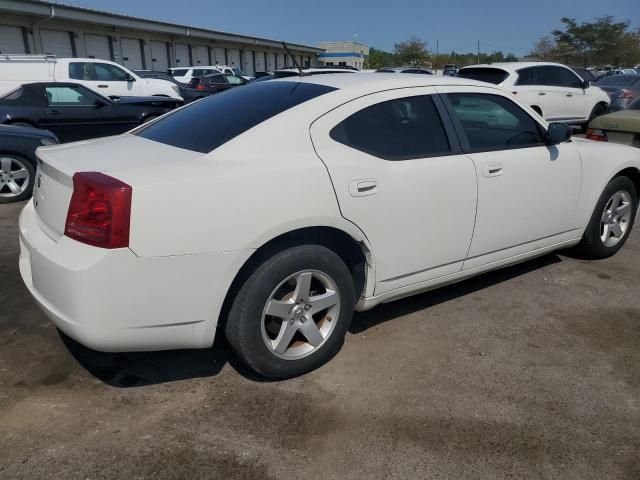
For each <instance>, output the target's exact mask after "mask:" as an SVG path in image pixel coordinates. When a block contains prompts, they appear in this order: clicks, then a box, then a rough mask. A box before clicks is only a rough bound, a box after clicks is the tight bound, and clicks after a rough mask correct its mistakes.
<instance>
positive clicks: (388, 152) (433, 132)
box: [330, 95, 451, 160]
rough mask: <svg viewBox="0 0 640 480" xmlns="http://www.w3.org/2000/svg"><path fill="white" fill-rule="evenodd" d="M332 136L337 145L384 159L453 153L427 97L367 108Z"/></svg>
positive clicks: (403, 158)
mask: <svg viewBox="0 0 640 480" xmlns="http://www.w3.org/2000/svg"><path fill="white" fill-rule="evenodd" d="M330 136H331V138H333V139H334V140H335V141H336V142H340V143H342V144H344V145H346V146H348V147H351V148H354V149H356V150H360V151H362V152H365V153H368V154H369V155H373V156H376V157H380V158H384V159H385V160H407V159H411V158H424V157H433V156H437V155H446V154H448V153H450V152H451V148H450V146H449V141H448V139H447V135H446V133H445V130H444V127H443V126H442V122H441V120H440V115H439V114H438V111H437V109H436V107H435V105H434V103H433V100H432V99H431V97H430V96H428V95H423V96H416V97H406V98H400V99H396V100H389V101H386V102H382V103H377V104H375V105H371V106H369V107H366V108H364V109H362V110H360V111H359V112H356V113H354V114H353V115H351V116H350V117H348V118H346V119H345V120H343V121H342V122H340V123H339V124H338V125H336V126H335V127H334V128H333V129H332V130H331V132H330Z"/></svg>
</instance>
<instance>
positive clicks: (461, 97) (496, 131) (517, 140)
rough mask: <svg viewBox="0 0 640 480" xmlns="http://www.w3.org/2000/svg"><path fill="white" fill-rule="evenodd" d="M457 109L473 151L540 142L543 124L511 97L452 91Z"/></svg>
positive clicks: (519, 146) (457, 116) (448, 95)
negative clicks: (540, 124)
mask: <svg viewBox="0 0 640 480" xmlns="http://www.w3.org/2000/svg"><path fill="white" fill-rule="evenodd" d="M447 98H448V99H449V101H450V102H451V104H452V106H453V113H454V115H455V117H456V119H457V120H458V121H459V122H460V123H461V125H462V129H463V131H464V133H465V135H466V137H467V141H468V144H469V148H470V149H471V150H472V151H487V150H503V149H507V148H523V147H527V146H533V145H540V144H542V143H544V142H543V138H542V132H541V128H540V126H539V124H538V122H536V121H535V120H534V119H533V118H532V117H530V116H529V115H528V114H527V113H526V112H525V111H524V110H522V109H521V108H520V107H518V106H517V105H516V104H515V103H513V102H512V101H511V100H508V99H507V98H505V97H501V96H499V95H487V94H483V93H449V94H447Z"/></svg>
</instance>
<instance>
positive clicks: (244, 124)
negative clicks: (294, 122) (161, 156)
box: [135, 81, 336, 153]
mask: <svg viewBox="0 0 640 480" xmlns="http://www.w3.org/2000/svg"><path fill="white" fill-rule="evenodd" d="M334 90H336V89H335V88H333V87H328V86H325V85H319V84H314V83H299V82H288V81H280V82H259V83H254V84H251V85H247V86H245V87H242V88H230V89H228V90H226V91H224V92H222V93H217V94H216V95H211V96H209V97H207V98H205V99H203V100H200V101H198V102H194V103H192V104H190V105H188V106H186V107H184V108H181V109H179V110H174V111H173V112H171V113H169V114H167V115H165V116H164V117H162V118H160V119H159V120H157V121H155V122H151V123H149V124H147V125H146V126H144V127H142V128H141V129H139V130H137V131H136V133H135V135H137V136H139V137H142V138H146V139H148V140H152V141H154V142H159V143H163V144H165V145H171V146H173V147H177V148H183V149H186V150H192V151H194V152H201V153H209V152H211V151H213V150H215V149H216V148H218V147H219V146H221V145H223V144H225V143H226V142H228V141H230V140H232V139H233V138H235V137H237V136H238V135H240V134H242V133H244V132H246V131H247V130H249V129H251V128H253V127H255V126H256V125H258V124H260V123H262V122H264V121H266V120H268V119H270V118H272V117H274V116H276V115H278V114H280V113H282V112H284V111H285V110H288V109H290V108H293V107H295V106H297V105H300V104H302V103H304V102H307V101H309V100H312V99H314V98H316V97H319V96H321V95H324V94H326V93H329V92H332V91H334ZM218 112H225V113H224V121H221V122H204V123H203V122H202V119H203V118H217V117H219V114H218ZM194 125H197V126H198V128H194Z"/></svg>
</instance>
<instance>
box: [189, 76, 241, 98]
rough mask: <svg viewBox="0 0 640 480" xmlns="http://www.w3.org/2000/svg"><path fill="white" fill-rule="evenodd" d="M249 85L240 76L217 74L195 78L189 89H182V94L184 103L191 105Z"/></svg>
mask: <svg viewBox="0 0 640 480" xmlns="http://www.w3.org/2000/svg"><path fill="white" fill-rule="evenodd" d="M247 83H249V82H248V81H247V80H245V79H244V78H242V77H240V76H238V75H229V74H226V73H216V74H215V75H205V76H204V77H193V78H192V79H191V81H190V82H189V84H188V85H187V88H184V89H182V90H181V93H182V98H184V101H185V102H187V103H189V102H192V101H194V100H199V99H200V98H204V97H208V96H209V95H213V94H214V93H218V92H224V91H225V90H229V89H230V88H235V87H239V86H242V85H245V84H247Z"/></svg>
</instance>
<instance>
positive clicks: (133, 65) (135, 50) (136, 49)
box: [120, 38, 144, 70]
mask: <svg viewBox="0 0 640 480" xmlns="http://www.w3.org/2000/svg"><path fill="white" fill-rule="evenodd" d="M120 51H121V52H122V58H121V63H122V65H124V66H125V67H127V68H130V69H132V70H140V69H142V68H144V65H143V62H142V49H141V45H140V40H138V39H136V38H121V39H120Z"/></svg>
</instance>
